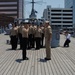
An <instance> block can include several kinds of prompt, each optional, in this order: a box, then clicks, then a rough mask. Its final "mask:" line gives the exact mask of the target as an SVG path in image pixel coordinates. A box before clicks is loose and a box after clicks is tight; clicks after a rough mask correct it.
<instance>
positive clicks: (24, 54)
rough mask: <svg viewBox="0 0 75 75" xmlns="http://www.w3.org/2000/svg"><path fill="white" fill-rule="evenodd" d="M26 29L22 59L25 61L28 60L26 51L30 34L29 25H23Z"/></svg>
mask: <svg viewBox="0 0 75 75" xmlns="http://www.w3.org/2000/svg"><path fill="white" fill-rule="evenodd" d="M23 25H24V27H23V29H22V58H23V60H28V57H26V56H27V53H26V49H27V45H28V32H29V27H28V23H23Z"/></svg>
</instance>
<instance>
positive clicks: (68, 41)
mask: <svg viewBox="0 0 75 75" xmlns="http://www.w3.org/2000/svg"><path fill="white" fill-rule="evenodd" d="M69 43H70V40H69V39H66V41H65V43H64V47H66V46H67V47H69Z"/></svg>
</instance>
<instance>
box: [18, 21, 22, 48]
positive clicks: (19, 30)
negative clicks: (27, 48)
mask: <svg viewBox="0 0 75 75" xmlns="http://www.w3.org/2000/svg"><path fill="white" fill-rule="evenodd" d="M22 29H23V23H22V22H21V23H20V26H19V27H18V37H19V43H20V49H22Z"/></svg>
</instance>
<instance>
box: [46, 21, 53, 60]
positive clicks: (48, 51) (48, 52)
mask: <svg viewBox="0 0 75 75" xmlns="http://www.w3.org/2000/svg"><path fill="white" fill-rule="evenodd" d="M51 38H52V30H51V26H50V24H49V21H45V46H46V58H45V60H51V44H50V42H51Z"/></svg>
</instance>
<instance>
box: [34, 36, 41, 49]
mask: <svg viewBox="0 0 75 75" xmlns="http://www.w3.org/2000/svg"><path fill="white" fill-rule="evenodd" d="M40 40H41V37H35V41H36V49H39V48H40V46H41V44H40V42H41V41H40Z"/></svg>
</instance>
